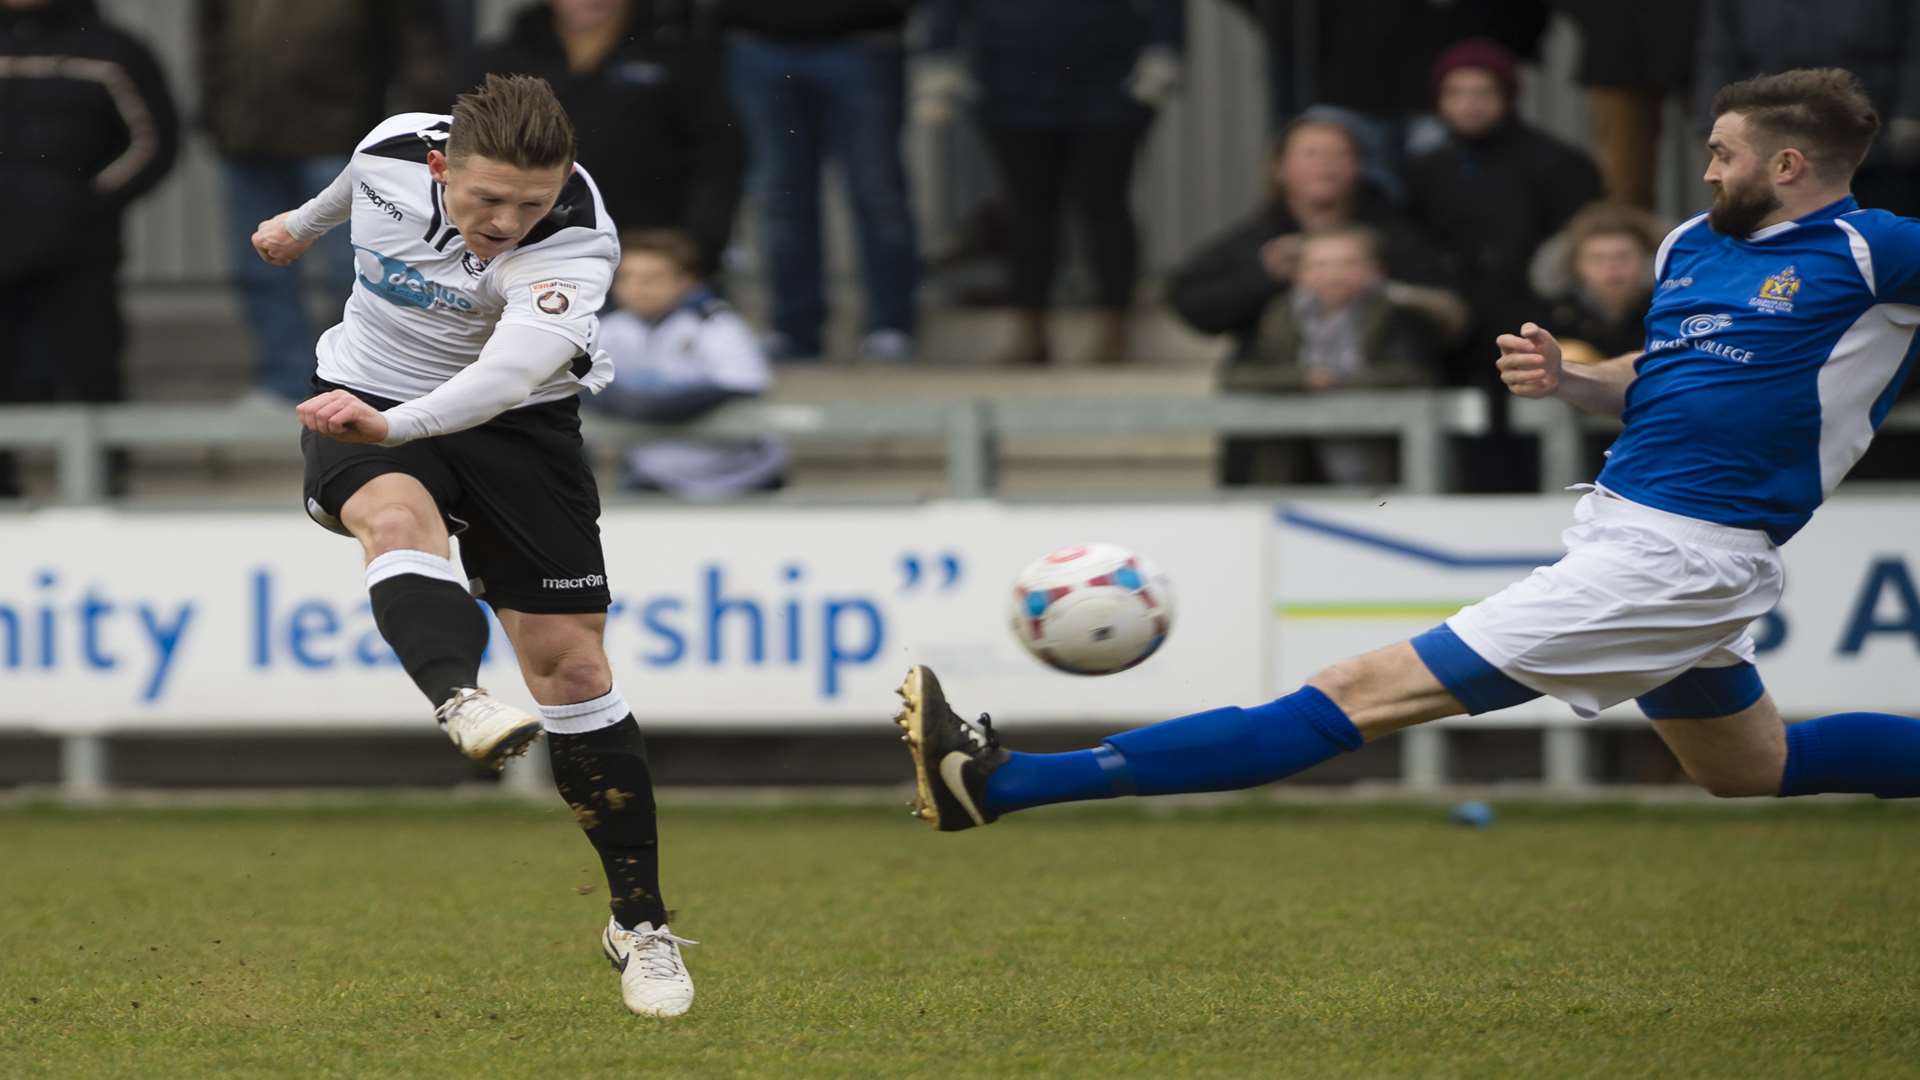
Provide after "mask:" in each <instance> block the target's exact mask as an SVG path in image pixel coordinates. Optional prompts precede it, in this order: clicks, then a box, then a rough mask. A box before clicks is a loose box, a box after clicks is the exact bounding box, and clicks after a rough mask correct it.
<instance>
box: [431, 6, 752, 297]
mask: <svg viewBox="0 0 1920 1080" xmlns="http://www.w3.org/2000/svg"><path fill="white" fill-rule="evenodd" d="M628 9H629V3H628V0H552V2H551V3H535V4H530V5H528V6H527V7H525V8H523V9H521V11H520V13H519V14H518V15H517V16H516V17H515V18H514V20H513V24H512V28H511V29H510V30H508V32H507V35H506V36H505V37H504V38H502V39H501V40H499V41H497V42H494V43H493V44H491V45H490V46H487V47H485V48H482V49H481V50H480V51H479V52H478V53H477V54H476V56H475V57H474V60H473V67H474V69H475V70H473V71H472V72H471V73H470V76H469V78H468V80H467V81H468V82H478V81H479V80H480V79H481V78H483V77H484V76H485V75H486V74H487V73H489V72H491V73H493V74H497V75H509V74H519V75H537V76H539V77H541V78H543V79H545V80H547V82H548V83H550V84H552V86H553V91H554V94H555V95H556V96H557V97H559V99H560V103H561V104H562V105H564V106H565V107H566V110H567V115H568V117H570V118H571V119H572V120H573V128H574V133H575V136H576V137H577V138H578V140H579V142H578V145H579V156H580V160H581V161H582V162H583V163H584V164H585V165H586V166H587V168H588V169H590V170H592V172H593V179H594V182H595V183H597V184H598V185H599V186H600V194H601V197H602V198H604V199H605V200H606V203H607V212H608V213H609V214H612V215H613V220H614V221H616V222H618V223H619V225H620V227H621V228H622V229H655V228H664V229H677V230H680V231H682V232H685V233H686V234H687V235H689V236H691V237H692V238H693V240H694V243H695V245H696V246H697V247H698V248H699V257H700V265H699V272H700V275H701V276H703V277H707V276H711V275H712V274H713V273H714V271H716V270H717V269H718V268H719V266H720V256H721V254H722V253H723V252H724V251H725V250H726V247H727V238H728V237H729V236H730V235H731V234H732V231H733V219H734V215H735V214H736V213H737V212H738V211H739V208H740V195H741V189H742V186H743V185H744V182H745V174H746V167H747V145H746V136H745V135H744V134H743V133H742V131H741V130H740V127H739V124H738V123H737V122H736V118H735V116H734V112H733V107H732V106H731V105H730V104H729V102H728V97H727V85H726V79H725V76H724V73H723V71H722V69H721V66H720V63H721V60H720V57H719V55H718V53H717V50H715V49H714V48H713V47H712V46H711V45H710V44H708V43H705V42H701V41H698V40H687V39H685V38H683V37H675V36H669V35H668V34H666V33H663V32H657V31H660V30H664V29H666V28H655V27H652V26H651V25H650V24H648V23H647V22H646V20H643V19H641V18H637V17H635V16H633V15H631V14H630V13H629V10H628Z"/></svg>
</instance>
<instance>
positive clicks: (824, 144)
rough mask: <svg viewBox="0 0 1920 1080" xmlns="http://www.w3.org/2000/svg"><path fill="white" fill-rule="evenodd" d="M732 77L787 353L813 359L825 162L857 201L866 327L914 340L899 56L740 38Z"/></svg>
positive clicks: (822, 309) (891, 50) (913, 253)
mask: <svg viewBox="0 0 1920 1080" xmlns="http://www.w3.org/2000/svg"><path fill="white" fill-rule="evenodd" d="M727 73H728V80H729V82H730V84H731V86H732V89H733V101H734V105H735V107H736V108H738V109H739V111H740V116H741V119H742V121H743V122H744V123H745V125H746V129H747V140H748V145H749V147H750V148H751V150H752V153H753V165H752V172H751V174H750V177H749V181H748V182H749V186H750V187H751V189H752V191H753V194H754V198H755V199H756V200H757V201H758V202H759V204H760V213H761V222H762V225H761V234H762V243H763V244H764V245H765V247H766V266H765V274H766V279H767V284H768V287H769V289H770V290H771V292H772V297H773V328H774V330H775V331H776V332H778V333H779V334H780V335H781V336H782V337H783V338H785V339H786V341H787V345H788V348H789V350H790V351H791V352H792V353H795V354H799V355H811V354H815V353H818V352H819V351H820V332H821V326H822V324H823V323H824V322H825V321H826V317H827V301H826V293H825V290H824V288H823V286H822V282H821V242H820V173H821V169H822V167H823V166H824V165H825V162H826V159H827V158H828V157H831V158H832V159H833V160H834V162H835V163H836V164H837V165H838V166H839V168H840V174H841V176H842V178H843V179H844V180H845V182H846V186H847V193H848V195H849V196H850V197H851V198H852V201H853V218H854V225H855V228H856V230H857V232H858V234H859V245H860V273H861V277H862V279H863V281H864V282H865V285H866V295H867V329H868V330H869V331H873V330H899V331H902V332H905V333H908V334H911V333H912V332H913V327H914V291H915V287H916V285H917V284H918V281H919V276H920V262H919V254H918V252H917V250H916V248H915V243H914V229H913V211H912V208H911V207H910V206H909V205H908V203H907V173H906V169H905V167H904V166H903V165H902V164H901V160H900V129H901V125H902V123H903V121H904V119H905V108H906V104H905V102H906V58H905V54H904V53H903V52H902V50H901V49H900V48H898V47H897V46H889V45H879V44H868V43H860V42H853V43H826V44H818V45H780V44H771V43H768V42H764V41H757V40H752V39H746V38H735V39H734V40H733V41H732V43H731V45H730V48H729V51H728V63H727Z"/></svg>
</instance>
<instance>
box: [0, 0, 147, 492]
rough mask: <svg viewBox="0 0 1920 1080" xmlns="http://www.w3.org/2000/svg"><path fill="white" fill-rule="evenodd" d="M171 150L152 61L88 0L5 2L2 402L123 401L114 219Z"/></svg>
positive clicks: (0, 119) (1, 55)
mask: <svg viewBox="0 0 1920 1080" xmlns="http://www.w3.org/2000/svg"><path fill="white" fill-rule="evenodd" d="M178 146H179V120H178V118H177V115H176V113H175V111H174V104H173V98H172V96H171V95H170V94H169V93H168V92H167V84H166V80H165V79H164V77H163V76H162V75H161V73H160V67H159V65H158V64H157V63H156V62H155V61H154V58H153V54H152V53H150V52H148V51H147V48H146V46H144V45H142V44H141V43H140V42H139V41H138V40H136V39H135V38H133V37H132V36H131V35H129V34H127V33H126V32H125V31H123V30H120V29H118V28H117V27H115V26H114V25H113V24H112V23H109V22H105V21H103V20H102V19H101V18H100V14H99V12H98V10H97V9H96V8H95V5H94V0H4V2H0V191H5V192H6V193H7V197H8V201H9V202H10V204H11V205H12V206H14V207H15V208H16V209H17V210H20V211H24V212H20V213H15V214H14V215H13V216H12V218H11V220H9V221H8V223H7V228H6V229H5V230H3V231H0V403H17V402H38V401H118V400H120V399H121V398H122V397H124V389H123V385H122V380H121V371H120V351H121V348H122V347H123V345H124V344H125V338H126V330H125V324H124V322H123V321H122V318H121V313H120V286H119V282H118V280H117V274H118V272H119V269H120V260H121V255H122V248H121V240H120V225H121V217H122V214H123V213H124V212H125V210H126V208H127V205H128V204H129V203H131V202H132V201H133V200H135V199H137V198H139V197H140V196H142V195H144V194H146V193H147V192H149V191H151V190H153V187H154V185H156V184H158V183H159V182H160V180H161V178H162V177H164V176H165V175H166V174H167V170H168V169H170V168H172V167H173V160H174V154H175V151H176V150H177V148H178ZM0 494H4V495H17V494H19V490H18V485H17V479H16V477H15V475H14V468H13V461H12V459H11V457H7V456H4V455H0Z"/></svg>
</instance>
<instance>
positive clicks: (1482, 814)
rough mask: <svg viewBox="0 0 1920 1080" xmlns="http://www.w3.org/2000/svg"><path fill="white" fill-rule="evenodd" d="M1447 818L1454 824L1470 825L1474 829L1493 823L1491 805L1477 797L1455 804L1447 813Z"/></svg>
mask: <svg viewBox="0 0 1920 1080" xmlns="http://www.w3.org/2000/svg"><path fill="white" fill-rule="evenodd" d="M1447 820H1449V821H1451V822H1453V823H1454V824H1455V825H1471V826H1473V827H1474V828H1476V829H1484V828H1486V827H1487V826H1489V825H1491V824H1493V807H1491V806H1488V805H1487V804H1486V803H1483V802H1481V801H1480V800H1479V799H1468V800H1467V801H1466V802H1463V803H1461V804H1459V805H1458V806H1455V807H1454V808H1453V812H1452V813H1451V814H1448V815H1447Z"/></svg>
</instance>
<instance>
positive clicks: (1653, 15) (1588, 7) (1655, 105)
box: [1555, 0, 1719, 210]
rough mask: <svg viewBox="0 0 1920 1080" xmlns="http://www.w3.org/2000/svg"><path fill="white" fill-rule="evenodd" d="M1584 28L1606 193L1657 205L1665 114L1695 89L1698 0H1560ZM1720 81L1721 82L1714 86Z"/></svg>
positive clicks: (1590, 109)
mask: <svg viewBox="0 0 1920 1080" xmlns="http://www.w3.org/2000/svg"><path fill="white" fill-rule="evenodd" d="M1555 4H1556V6H1558V7H1559V8H1560V9H1561V10H1563V11H1565V12H1566V13H1567V14H1568V15H1569V16H1571V17H1572V18H1573V20H1574V22H1575V23H1576V24H1577V25H1578V26H1579V27H1580V70H1579V73H1578V75H1577V78H1578V79H1579V82H1580V85H1582V86H1584V87H1586V88H1587V123H1588V125H1589V129H1590V130H1591V132H1592V136H1593V139H1592V149H1593V156H1594V161H1595V163H1596V164H1598V165H1599V167H1600V177H1601V180H1602V182H1603V184H1604V186H1605V188H1606V193H1607V198H1609V199H1611V200H1613V201H1614V202H1618V203H1625V204H1626V205H1629V206H1637V207H1639V208H1640V209H1642V210H1652V209H1653V196H1654V191H1653V174H1654V167H1655V166H1656V165H1657V164H1658V163H1659V161H1660V147H1659V142H1660V113H1661V111H1662V110H1663V109H1664V108H1665V107H1666V103H1667V98H1668V97H1670V96H1672V95H1673V94H1675V93H1680V92H1686V91H1691V90H1692V88H1693V61H1694V56H1693V52H1694V41H1693V36H1692V35H1691V34H1688V33H1686V32H1684V28H1686V27H1690V26H1694V25H1696V24H1697V23H1698V22H1699V4H1698V2H1697V0H1555ZM1715 85H1719V84H1715Z"/></svg>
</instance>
